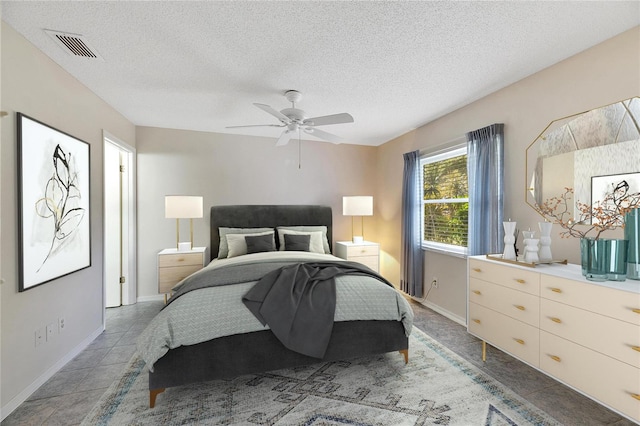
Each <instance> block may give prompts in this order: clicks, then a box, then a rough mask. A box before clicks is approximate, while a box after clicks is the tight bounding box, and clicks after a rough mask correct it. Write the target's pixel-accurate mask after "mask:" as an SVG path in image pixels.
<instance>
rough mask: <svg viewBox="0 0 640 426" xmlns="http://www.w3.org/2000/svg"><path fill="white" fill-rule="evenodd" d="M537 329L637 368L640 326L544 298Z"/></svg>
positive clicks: (639, 351)
mask: <svg viewBox="0 0 640 426" xmlns="http://www.w3.org/2000/svg"><path fill="white" fill-rule="evenodd" d="M540 316H541V319H540V328H541V329H542V330H546V331H548V332H550V333H553V334H555V335H557V336H560V337H563V338H565V339H567V340H570V341H572V342H574V343H577V344H579V345H582V346H586V347H588V348H590V349H593V350H595V351H597V352H601V353H603V354H605V355H608V356H610V357H612V358H616V359H617V360H620V361H622V362H626V363H627V364H629V365H632V366H640V327H639V326H636V325H633V324H629V323H627V322H624V321H620V320H617V319H613V318H610V317H605V316H602V315H598V314H595V313H593V312H590V311H585V310H583V309H578V308H575V307H573V306H568V305H564V304H562V303H558V302H554V301H551V300H547V299H542V300H541V302H540Z"/></svg>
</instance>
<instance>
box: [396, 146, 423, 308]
mask: <svg viewBox="0 0 640 426" xmlns="http://www.w3.org/2000/svg"><path fill="white" fill-rule="evenodd" d="M421 206H422V203H421V199H420V152H419V151H413V152H408V153H406V154H404V176H403V179H402V253H401V266H402V277H401V279H400V289H401V290H402V291H404V292H405V293H407V294H408V295H410V296H415V297H422V274H423V273H422V263H423V259H424V257H423V254H422V248H421V245H422V224H421V223H420V217H421V215H420V209H421V208H422V207H421Z"/></svg>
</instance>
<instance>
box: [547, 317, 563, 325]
mask: <svg viewBox="0 0 640 426" xmlns="http://www.w3.org/2000/svg"><path fill="white" fill-rule="evenodd" d="M549 319H550V320H551V321H553V322H555V323H557V324H562V320H561V319H560V318H556V317H551V318H549Z"/></svg>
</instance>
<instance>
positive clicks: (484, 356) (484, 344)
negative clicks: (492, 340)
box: [482, 340, 487, 362]
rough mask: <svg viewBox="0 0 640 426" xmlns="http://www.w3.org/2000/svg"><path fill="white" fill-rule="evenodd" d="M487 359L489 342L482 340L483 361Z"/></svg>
mask: <svg viewBox="0 0 640 426" xmlns="http://www.w3.org/2000/svg"><path fill="white" fill-rule="evenodd" d="M486 360H487V342H485V341H484V340H483V341H482V362H485V361H486Z"/></svg>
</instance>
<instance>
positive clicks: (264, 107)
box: [254, 103, 291, 124]
mask: <svg viewBox="0 0 640 426" xmlns="http://www.w3.org/2000/svg"><path fill="white" fill-rule="evenodd" d="M254 105H255V106H257V107H258V108H260V109H261V110H263V111H264V112H266V113H269V114H271V115H273V116H274V117H275V118H277V119H278V120H280V121H282V122H283V123H285V124H289V123H291V119H290V118H289V117H287V116H286V115H284V114H283V113H281V112H280V111H276V110H275V109H273V108H271V107H270V106H269V105H265V104H256V103H254Z"/></svg>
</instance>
